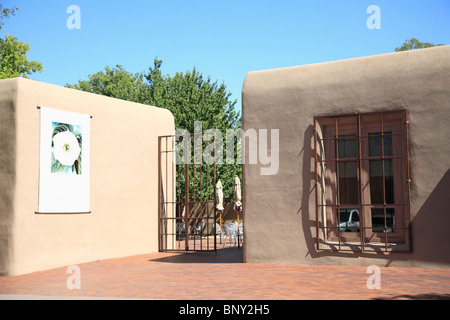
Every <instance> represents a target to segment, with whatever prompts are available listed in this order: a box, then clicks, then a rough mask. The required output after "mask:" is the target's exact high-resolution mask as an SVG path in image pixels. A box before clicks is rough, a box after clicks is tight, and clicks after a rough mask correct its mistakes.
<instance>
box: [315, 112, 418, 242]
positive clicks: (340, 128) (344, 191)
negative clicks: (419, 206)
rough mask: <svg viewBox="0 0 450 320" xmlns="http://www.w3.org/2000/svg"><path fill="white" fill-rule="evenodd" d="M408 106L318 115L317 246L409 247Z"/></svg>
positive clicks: (316, 167) (316, 155) (316, 127)
mask: <svg viewBox="0 0 450 320" xmlns="http://www.w3.org/2000/svg"><path fill="white" fill-rule="evenodd" d="M407 124H408V122H407V113H406V110H399V111H384V112H373V113H360V114H352V115H339V116H323V117H315V118H314V128H315V134H314V158H315V192H316V242H317V248H318V249H319V250H321V249H331V250H339V251H342V250H351V251H368V250H375V251H379V250H385V251H392V250H400V251H405V250H406V251H407V250H409V248H410V241H409V238H410V237H409V235H410V204H409V203H410V192H409V190H410V179H409V158H408V126H407Z"/></svg>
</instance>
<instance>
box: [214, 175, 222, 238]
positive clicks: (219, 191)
mask: <svg viewBox="0 0 450 320" xmlns="http://www.w3.org/2000/svg"><path fill="white" fill-rule="evenodd" d="M216 194H217V204H216V208H217V210H219V211H220V213H219V215H220V225H219V227H220V234H222V212H223V210H224V208H223V190H222V182H220V179H219V181H218V182H217V185H216ZM221 237H222V235H221Z"/></svg>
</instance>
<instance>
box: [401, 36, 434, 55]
mask: <svg viewBox="0 0 450 320" xmlns="http://www.w3.org/2000/svg"><path fill="white" fill-rule="evenodd" d="M436 46H442V44H433V43H429V42H420V41H419V40H417V39H416V38H410V39H406V40H405V42H404V43H403V44H402V45H401V46H400V47H397V48H395V51H397V52H399V51H408V50H415V49H422V48H429V47H436Z"/></svg>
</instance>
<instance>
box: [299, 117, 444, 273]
mask: <svg viewBox="0 0 450 320" xmlns="http://www.w3.org/2000/svg"><path fill="white" fill-rule="evenodd" d="M313 144H314V127H313V126H312V125H310V126H308V128H307V129H306V130H305V134H304V141H303V146H302V149H301V151H300V152H299V155H298V156H299V157H301V156H303V159H302V162H303V165H302V172H301V174H302V180H303V181H302V186H304V187H303V191H302V193H301V194H300V196H301V204H300V208H299V210H298V212H297V213H300V214H301V215H302V226H303V234H304V237H305V243H306V245H307V248H308V252H307V254H306V256H308V255H310V256H311V258H319V257H340V258H356V257H367V258H382V259H389V260H391V261H392V260H410V259H414V260H418V261H426V262H435V263H446V264H450V212H449V211H450V169H449V170H447V172H446V173H445V174H444V176H443V177H442V179H441V180H440V181H439V183H438V184H437V185H436V187H435V188H434V190H433V191H432V192H431V193H430V195H429V197H428V198H427V200H426V201H425V202H424V204H423V205H422V207H421V208H420V209H419V211H418V212H417V213H416V214H415V216H414V218H413V220H412V236H413V241H412V250H413V251H412V253H399V252H383V251H378V252H337V251H320V252H319V251H317V249H316V243H315V236H316V235H315V228H316V221H315V191H314V187H315V186H314V181H315V179H314V175H315V174H314V147H313ZM302 153H303V155H302ZM305 186H308V187H305ZM391 261H387V265H389V264H390V262H391Z"/></svg>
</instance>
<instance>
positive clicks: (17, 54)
mask: <svg viewBox="0 0 450 320" xmlns="http://www.w3.org/2000/svg"><path fill="white" fill-rule="evenodd" d="M29 50H30V46H29V45H28V44H26V43H23V42H20V41H18V40H17V38H15V37H13V36H9V35H5V39H0V79H7V78H15V77H24V78H28V75H30V74H32V73H34V72H37V71H39V72H41V71H42V63H40V62H36V61H28V58H27V52H28V51H29Z"/></svg>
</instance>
